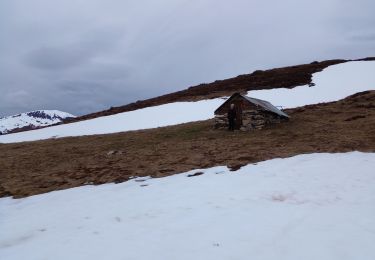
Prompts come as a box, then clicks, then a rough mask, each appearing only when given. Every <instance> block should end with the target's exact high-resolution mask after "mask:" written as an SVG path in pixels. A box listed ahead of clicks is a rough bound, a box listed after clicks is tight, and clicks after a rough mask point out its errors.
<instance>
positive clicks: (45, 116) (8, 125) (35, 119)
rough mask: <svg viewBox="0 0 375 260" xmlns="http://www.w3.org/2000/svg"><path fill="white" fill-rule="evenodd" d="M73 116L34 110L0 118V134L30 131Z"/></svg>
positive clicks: (59, 112)
mask: <svg viewBox="0 0 375 260" xmlns="http://www.w3.org/2000/svg"><path fill="white" fill-rule="evenodd" d="M74 117H75V116H74V115H72V114H69V113H66V112H62V111H58V110H36V111H31V112H27V113H22V114H18V115H13V116H7V117H1V118H0V134H9V133H15V132H20V131H25V130H32V129H36V128H40V127H43V126H48V125H52V124H56V123H60V122H62V121H63V120H64V119H69V118H74Z"/></svg>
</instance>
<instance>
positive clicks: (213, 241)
mask: <svg viewBox="0 0 375 260" xmlns="http://www.w3.org/2000/svg"><path fill="white" fill-rule="evenodd" d="M374 165H375V154H374V153H360V152H351V153H343V154H306V155H298V156H295V157H292V158H287V159H274V160H269V161H265V162H261V163H258V164H251V165H248V166H245V167H243V168H241V169H240V170H238V171H236V172H230V171H229V170H228V169H227V168H226V167H214V168H210V169H203V170H195V171H190V172H187V173H182V174H178V175H174V176H169V177H165V178H160V179H148V178H143V179H140V178H138V179H134V180H131V181H128V182H125V183H121V184H106V185H100V186H84V187H79V188H73V189H68V190H63V191H56V192H51V193H47V194H42V195H37V196H32V197H28V198H24V199H17V200H15V199H11V198H2V199H0V259H7V260H12V259H17V260H18V259H29V260H33V259H35V260H36V259H38V260H39V259H54V260H59V259H64V260H65V259H80V260H84V259H90V260H94V259H129V260H131V259H137V260H142V259H147V260H149V259H155V260H157V259H160V260H166V259H179V260H183V259H189V260H191V259H202V260H203V259H204V260H210V259H215V260H220V259H225V260H227V259H257V260H268V259H273V260H275V259H288V260H294V259H295V260H300V259H305V260H316V259H320V260H325V259H327V260H332V259H337V260H345V259H348V260H349V259H351V260H352V259H361V260H373V259H375V248H374V244H373V243H374V241H375V218H374V215H375V172H374ZM197 171H203V172H204V174H203V175H200V176H196V177H190V178H188V177H187V175H188V174H190V173H194V172H197ZM141 180H144V181H141Z"/></svg>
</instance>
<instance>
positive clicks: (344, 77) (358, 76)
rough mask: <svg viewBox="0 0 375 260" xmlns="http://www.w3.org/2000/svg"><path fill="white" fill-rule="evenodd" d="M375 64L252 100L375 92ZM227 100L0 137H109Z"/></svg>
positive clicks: (183, 118)
mask: <svg viewBox="0 0 375 260" xmlns="http://www.w3.org/2000/svg"><path fill="white" fill-rule="evenodd" d="M374 71H375V61H356V62H347V63H343V64H339V65H334V66H331V67H328V68H327V69H325V70H323V71H322V72H319V73H315V74H314V75H313V82H314V83H315V86H314V87H308V86H301V87H296V88H293V89H273V90H264V91H250V92H249V96H253V97H257V98H261V99H266V100H268V101H270V102H271V103H273V104H274V105H276V106H283V107H284V108H292V107H297V106H302V105H307V104H315V103H320V102H329V101H335V100H340V99H342V98H345V97H346V96H348V95H351V94H355V93H357V92H360V91H365V90H374V89H375V73H374ZM222 102H223V99H221V98H219V99H212V100H203V101H197V102H177V103H170V104H165V105H160V106H155V107H148V108H144V109H140V110H136V111H131V112H125V113H120V114H116V115H111V116H106V117H100V118H95V119H91V120H86V121H81V122H76V123H72V124H66V125H59V126H54V127H49V128H44V129H38V130H34V131H28V132H23V133H17V134H11V135H6V136H0V142H1V143H11V142H22V141H33V140H41V139H47V138H52V137H64V136H81V135H93V134H107V133H115V132H122V131H129V130H138V129H146V128H155V127H161V126H167V125H174V124H180V123H186V122H191V121H198V120H206V119H209V118H212V117H213V112H214V110H215V109H216V108H217V107H218V106H219V105H220V104H221V103H222Z"/></svg>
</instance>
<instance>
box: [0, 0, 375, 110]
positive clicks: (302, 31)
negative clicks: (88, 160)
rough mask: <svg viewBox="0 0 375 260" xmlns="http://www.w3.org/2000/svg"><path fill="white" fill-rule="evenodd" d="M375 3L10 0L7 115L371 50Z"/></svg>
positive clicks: (2, 43) (111, 100) (3, 65)
mask: <svg viewBox="0 0 375 260" xmlns="http://www.w3.org/2000/svg"><path fill="white" fill-rule="evenodd" d="M374 9H375V3H374V1H370V0H358V1H348V0H316V1H307V0H306V1H301V0H284V1H276V0H233V1H217V0H202V1H187V0H161V1H154V0H140V1H128V0H125V1H124V0H108V1H101V0H82V1H75V0H65V1H58V2H56V1H48V0H33V1H23V2H21V1H13V0H3V1H1V2H0V31H1V32H2V37H1V39H0V56H1V59H0V116H1V115H8V114H14V113H19V112H24V111H25V110H34V109H42V108H48V109H60V110H64V111H67V112H70V113H72V114H78V115H79V114H84V113H88V112H93V111H98V110H101V109H105V108H108V107H110V106H117V105H122V104H126V103H128V102H132V101H135V100H138V99H144V98H149V97H153V96H155V95H161V94H165V93H169V92H171V91H176V90H180V89H183V88H185V87H188V86H191V85H195V84H199V83H202V82H210V81H213V80H217V79H223V78H228V77H232V76H236V75H238V74H242V73H249V72H251V71H253V70H255V69H267V68H273V67H279V66H287V65H294V64H299V63H304V62H311V61H314V60H323V59H330V58H360V57H366V56H374V54H375V45H374V44H373V40H374V31H373V28H375V16H374V15H373V14H372V13H373V11H372V10H374ZM17 93H18V94H17ZM22 93H24V94H22Z"/></svg>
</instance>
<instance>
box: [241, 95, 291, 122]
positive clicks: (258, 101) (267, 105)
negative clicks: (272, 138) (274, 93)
mask: <svg viewBox="0 0 375 260" xmlns="http://www.w3.org/2000/svg"><path fill="white" fill-rule="evenodd" d="M243 97H244V98H246V99H247V100H248V101H250V102H251V103H253V104H255V105H258V106H261V107H262V108H264V109H265V110H268V111H270V112H273V113H275V114H278V115H280V116H285V117H289V116H288V115H287V114H286V113H284V112H283V111H281V110H280V109H278V108H277V107H275V106H274V105H272V104H271V103H270V102H268V101H265V100H261V99H257V98H251V97H248V96H243Z"/></svg>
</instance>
